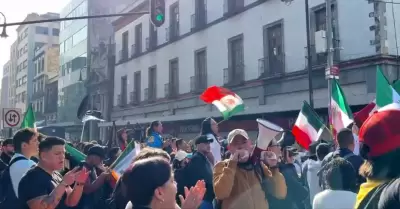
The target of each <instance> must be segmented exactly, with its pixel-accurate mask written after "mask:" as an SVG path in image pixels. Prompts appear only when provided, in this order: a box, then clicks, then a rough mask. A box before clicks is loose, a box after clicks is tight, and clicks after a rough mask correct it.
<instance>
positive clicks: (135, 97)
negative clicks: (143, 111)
mask: <svg viewBox="0 0 400 209" xmlns="http://www.w3.org/2000/svg"><path fill="white" fill-rule="evenodd" d="M129 101H130V104H131V105H136V104H139V102H140V101H139V99H138V94H137V92H136V91H132V92H130V93H129Z"/></svg>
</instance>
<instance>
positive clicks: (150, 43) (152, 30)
mask: <svg viewBox="0 0 400 209" xmlns="http://www.w3.org/2000/svg"><path fill="white" fill-rule="evenodd" d="M157 39H158V35H157V28H156V27H154V25H153V24H152V23H150V27H149V38H148V39H147V40H146V48H147V50H153V49H155V48H156V47H157V44H158V40H157Z"/></svg>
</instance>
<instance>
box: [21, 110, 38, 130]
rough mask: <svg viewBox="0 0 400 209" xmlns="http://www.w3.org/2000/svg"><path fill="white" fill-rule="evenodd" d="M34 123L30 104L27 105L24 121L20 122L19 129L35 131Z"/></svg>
mask: <svg viewBox="0 0 400 209" xmlns="http://www.w3.org/2000/svg"><path fill="white" fill-rule="evenodd" d="M35 122H36V119H35V112H33V107H32V104H29V106H28V109H27V110H26V112H25V115H24V120H23V121H22V124H21V129H22V128H34V129H36V125H35Z"/></svg>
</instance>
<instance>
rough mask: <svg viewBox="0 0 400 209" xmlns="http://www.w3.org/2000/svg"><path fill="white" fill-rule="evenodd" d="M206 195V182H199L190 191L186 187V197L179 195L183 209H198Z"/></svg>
mask: <svg viewBox="0 0 400 209" xmlns="http://www.w3.org/2000/svg"><path fill="white" fill-rule="evenodd" d="M205 193H206V183H205V182H204V180H199V181H197V183H196V185H195V186H194V187H191V188H190V189H188V188H187V187H185V197H183V196H182V195H179V199H180V200H181V204H182V209H197V208H199V206H200V204H201V202H202V201H203V197H204V194H205Z"/></svg>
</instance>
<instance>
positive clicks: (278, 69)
mask: <svg viewBox="0 0 400 209" xmlns="http://www.w3.org/2000/svg"><path fill="white" fill-rule="evenodd" d="M283 41H284V39H283V25H282V23H277V24H273V25H271V26H270V27H266V28H265V29H264V56H265V64H264V69H263V76H266V77H271V76H276V75H281V74H283V73H284V71H285V55H284V54H285V53H284V48H283Z"/></svg>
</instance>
